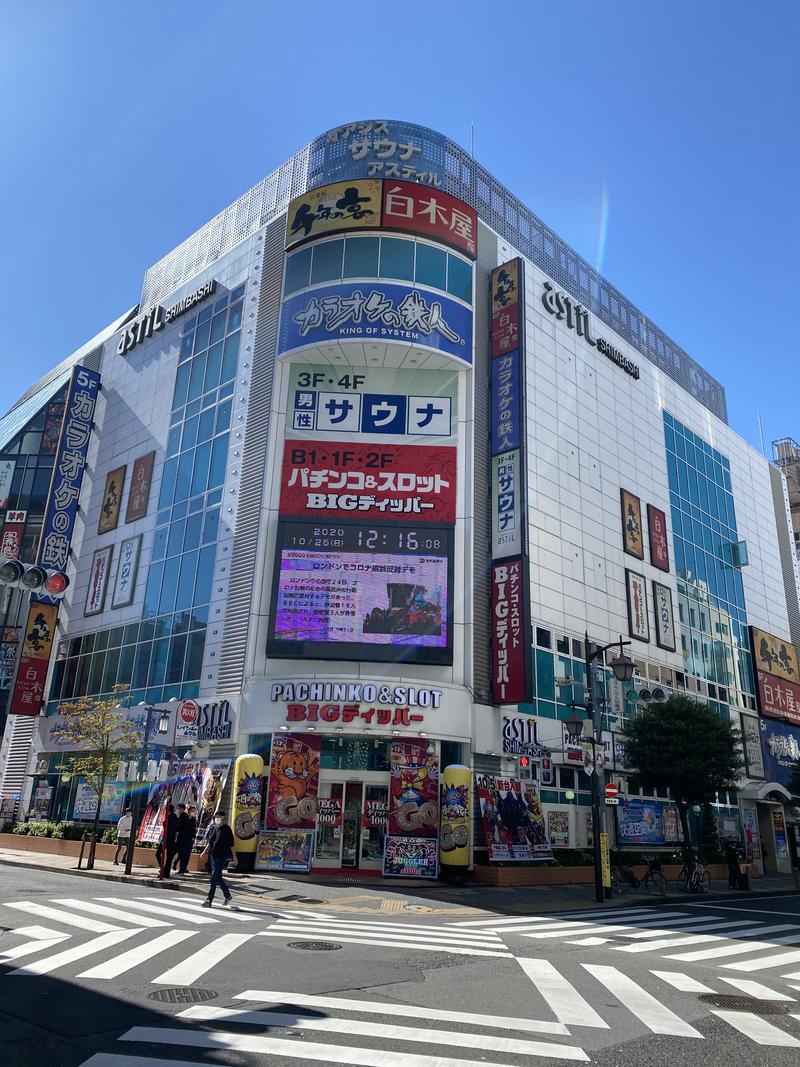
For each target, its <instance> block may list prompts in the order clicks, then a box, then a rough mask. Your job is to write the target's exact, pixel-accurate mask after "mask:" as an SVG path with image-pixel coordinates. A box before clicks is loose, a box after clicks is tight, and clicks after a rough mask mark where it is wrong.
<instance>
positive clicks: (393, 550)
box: [267, 522, 453, 664]
mask: <svg viewBox="0 0 800 1067" xmlns="http://www.w3.org/2000/svg"><path fill="white" fill-rule="evenodd" d="M452 537H453V534H452V530H450V529H442V528H436V527H426V526H417V527H412V526H394V525H392V526H389V525H386V526H382V525H378V524H375V525H366V524H341V525H339V526H336V525H333V524H332V523H330V522H329V523H328V524H327V525H324V526H320V525H319V524H317V523H311V522H281V523H280V525H279V534H278V547H277V552H276V562H275V570H274V580H273V595H272V603H273V605H274V610H273V615H272V616H271V619H270V632H269V641H268V645H267V651H268V653H269V654H270V655H273V656H280V657H284V656H303V657H306V658H316V659H319V658H325V659H340V660H344V659H358V660H360V659H374V660H386V661H389V660H403V661H405V662H409V663H444V664H446V663H451V662H452V623H451V603H450V602H451V594H450V590H451V587H452Z"/></svg>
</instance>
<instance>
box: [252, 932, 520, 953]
mask: <svg viewBox="0 0 800 1067" xmlns="http://www.w3.org/2000/svg"><path fill="white" fill-rule="evenodd" d="M308 936H309V930H308V927H303V926H300V927H298V928H293V927H290V928H288V929H287V928H285V927H284V928H283V929H282V930H275V929H274V928H272V929H269V930H259V931H258V933H257V934H256V937H282V938H283V939H284V941H289V940H290V939H292V938H296V937H308ZM328 936H331V937H333V936H335V937H336V940H337V941H341V942H342V943H343V944H347V945H376V946H378V947H379V948H408V949H418V950H420V951H423V952H451V953H453V954H454V955H456V956H500V957H502V958H503V959H513V956H512V954H511V953H510V952H509V951H508V950H506V951H503V952H500V951H497V952H494V951H490V950H489V949H486V948H467V947H465V946H462V945H440V944H435V945H432V944H431V943H430V942H427V943H425V942H421V941H398V940H397V939H396V938H395V939H394V940H391V941H387V940H382V939H379V938H377V937H371V936H369V935H368V934H365V935H364V936H363V937H356V936H354V935H353V934H341V933H339V932H337V931H334V933H333V934H330V935H328Z"/></svg>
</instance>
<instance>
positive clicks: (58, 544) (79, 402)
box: [8, 366, 100, 715]
mask: <svg viewBox="0 0 800 1067" xmlns="http://www.w3.org/2000/svg"><path fill="white" fill-rule="evenodd" d="M99 392H100V375H99V374H98V373H97V372H96V371H92V370H88V369H87V368H86V367H81V366H76V367H74V368H73V371H72V378H71V379H70V383H69V390H68V392H67V400H66V405H65V410H64V421H63V423H62V425H61V434H60V436H59V440H58V448H57V450H56V456H55V462H54V464H53V478H52V481H51V482H50V492H49V494H48V497H47V507H46V509H45V513H44V522H43V523H42V536H41V539H40V541H39V548H38V552H37V559H36V562H37V563H39V564H40V565H41V566H42V567H52V568H53V569H54V570H57V571H64V570H66V566H67V561H68V559H69V549H70V543H71V541H72V532H73V530H74V528H75V516H76V515H77V512H78V497H79V496H80V492H81V483H82V482H83V470H84V467H85V465H86V454H87V452H88V450H89V438H90V436H91V432H92V424H93V423H94V412H95V407H96V406H97V397H98V394H99ZM57 616H58V604H57V603H54V602H53V601H52V600H51V599H50V598H49V597H42V596H31V606H30V611H29V613H28V624H27V626H26V627H25V635H24V637H23V648H22V656H21V657H20V662H19V667H18V668H17V677H16V681H15V683H14V691H13V693H12V695H11V700H10V702H9V706H8V713H9V714H10V715H38V714H39V710H40V708H41V706H42V703H43V700H44V683H45V680H46V678H47V667H48V664H49V661H50V650H51V648H52V645H53V634H54V632H55V627H56V619H57Z"/></svg>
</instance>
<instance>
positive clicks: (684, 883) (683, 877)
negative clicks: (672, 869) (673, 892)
mask: <svg viewBox="0 0 800 1067" xmlns="http://www.w3.org/2000/svg"><path fill="white" fill-rule="evenodd" d="M675 884H676V886H677V887H678V889H680V891H681V893H685V892H686V891H687V889H688V888H689V872H688V871H687V870H686V868H685V867H684V868H683V870H682V871H681V873H680V874H679V875H678V877H677V879H676V881H675Z"/></svg>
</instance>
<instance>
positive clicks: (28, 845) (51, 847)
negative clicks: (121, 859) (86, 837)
mask: <svg viewBox="0 0 800 1067" xmlns="http://www.w3.org/2000/svg"><path fill="white" fill-rule="evenodd" d="M0 848H9V849H14V850H15V851H17V852H38V853H39V855H44V856H73V857H74V858H75V859H77V858H78V856H80V854H81V842H80V841H67V840H64V839H63V838H58V837H28V836H27V835H25V834H0ZM116 851H117V846H116V845H103V844H98V846H97V849H96V850H95V859H98V860H107V861H108V862H109V863H112V862H113V860H114V853H115V852H116ZM88 855H89V842H88V841H87V842H86V843H85V844H84V846H83V859H84V863H85V862H86V858H87V857H88ZM133 862H134V865H135V866H136V867H152V868H153V870H156V869H157V867H158V865H157V863H156V853H155V849H152V848H136V850H135V851H134V854H133ZM204 869H205V859H201V856H200V854H199V853H192V858H191V859H190V860H189V870H190V871H202V870H204Z"/></svg>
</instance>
